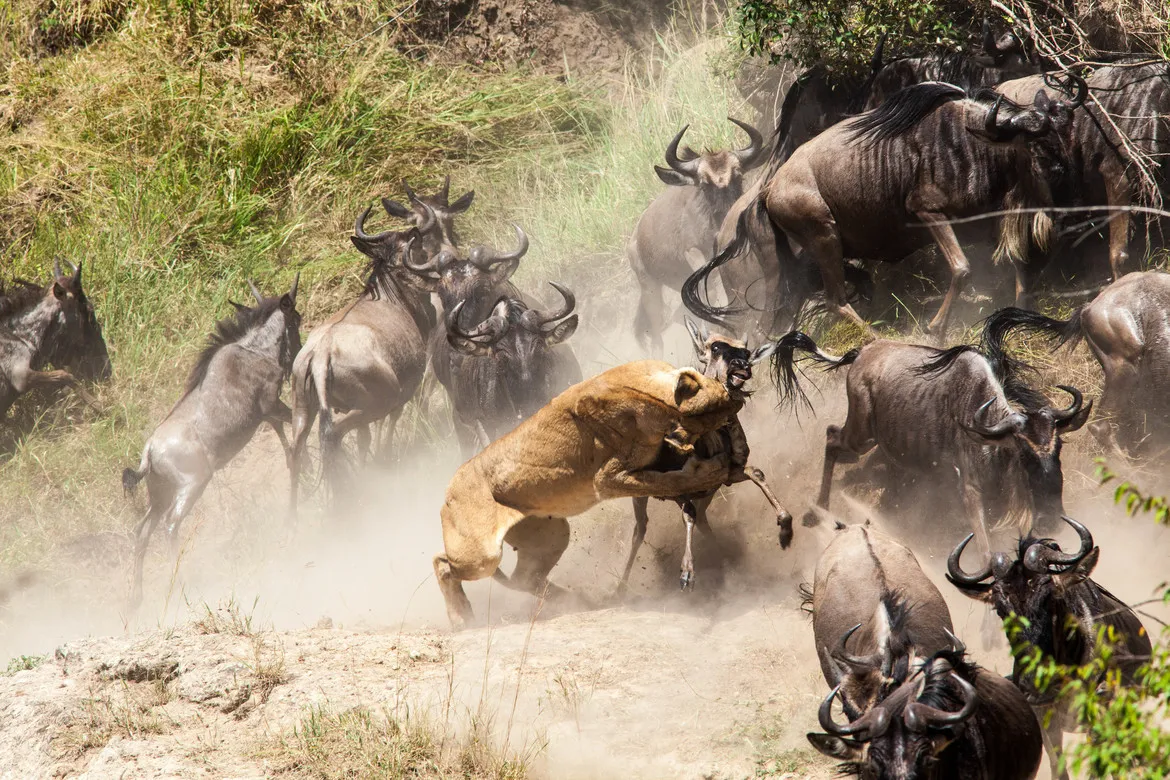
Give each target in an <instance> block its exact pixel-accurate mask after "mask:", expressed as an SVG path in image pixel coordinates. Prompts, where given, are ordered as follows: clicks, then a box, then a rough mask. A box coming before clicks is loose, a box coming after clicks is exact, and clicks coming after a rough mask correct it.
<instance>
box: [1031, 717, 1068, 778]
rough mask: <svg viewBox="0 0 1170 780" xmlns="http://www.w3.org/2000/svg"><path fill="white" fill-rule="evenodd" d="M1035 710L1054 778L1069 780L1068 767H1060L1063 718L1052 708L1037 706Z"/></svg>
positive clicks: (1062, 744)
mask: <svg viewBox="0 0 1170 780" xmlns="http://www.w3.org/2000/svg"><path fill="white" fill-rule="evenodd" d="M1035 711H1036V717H1037V718H1038V719H1039V721H1040V734H1041V736H1042V737H1043V738H1044V752H1045V753H1047V754H1048V764H1049V766H1050V767H1051V769H1052V772H1051V776H1052V779H1053V780H1069V776H1068V769H1067V768H1066V769H1061V768H1060V758H1061V755H1062V754H1063V753H1064V728H1063V724H1062V723H1061V718H1060V717H1059V715H1058V713H1056V712H1054V711H1053V710H1052V709H1051V708H1036V710H1035ZM1046 724H1047V725H1046Z"/></svg>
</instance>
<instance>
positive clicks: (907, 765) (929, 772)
mask: <svg viewBox="0 0 1170 780" xmlns="http://www.w3.org/2000/svg"><path fill="white" fill-rule="evenodd" d="M887 685H888V686H889V687H890V688H892V690H891V691H890V693H889V694H888V695H886V696H885V697H884V698H882V699H881V701H879V702H878V703H877V704H875V705H874V706H873V707H872V708H871V709H870V710H869V711H867V712H866V713H865V714H864V715H862V716H860V717H859V718H857V719H856V720H855V721H853V722H852V723H849V724H847V725H841V724H838V723H836V722H835V721H834V720H833V699H834V698H836V697H837V696H838V695H839V693H840V688H834V689H833V690H832V691H831V692H830V693H829V695H828V696H827V697H825V700H824V701H823V702H821V706H820V709H819V710H818V712H817V717H818V720H819V721H820V724H821V728H823V729H824V730H825V732H827V733H826V734H809V735H808V736H809V741H810V742H811V743H812V744H813V746H814V747H815V748H816V749H817V750H819V751H820V752H822V753H824V754H825V755H828V756H831V757H834V758H839V759H843V760H844V763H843V764H842V765H841V773H842V774H843V775H854V776H857V777H862V778H866V779H867V780H869V779H870V778H872V779H873V780H879V779H880V780H895V778H913V779H914V780H1030V778H1033V777H1035V776H1036V772H1037V770H1038V769H1039V768H1040V761H1041V759H1042V757H1043V749H1042V747H1041V746H1042V740H1041V734H1040V726H1039V724H1038V723H1037V722H1036V718H1035V716H1034V715H1033V714H1032V710H1031V708H1030V707H1029V706H1028V702H1027V700H1026V699H1025V698H1024V696H1023V694H1021V693H1020V691H1019V690H1018V689H1017V688H1016V687H1015V686H1014V685H1012V683H1011V682H1010V681H1009V680H1005V679H1004V678H1003V677H1000V676H999V675H998V674H995V673H994V672H991V671H989V670H987V669H984V668H982V667H980V666H978V665H977V664H974V663H971V662H969V661H968V660H967V659H966V657H965V656H964V653H963V650H962V647H961V646H960V647H958V648H956V649H954V650H943V651H940V652H938V653H936V654H935V655H934V656H933V657H931V658H929V659H927V660H926V661H924V662H922V663H920V664H917V665H915V666H913V667H911V669H910V671H909V672H908V673H907V674H906V675H905V676H904V677H902V678H894V679H893V680H891V681H889V682H888V683H887Z"/></svg>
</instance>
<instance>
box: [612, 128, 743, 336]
mask: <svg viewBox="0 0 1170 780" xmlns="http://www.w3.org/2000/svg"><path fill="white" fill-rule="evenodd" d="M728 118H729V119H730V121H731V122H734V123H735V124H736V125H737V126H738V127H739V128H740V129H742V130H743V131H744V132H745V133H747V135H748V138H749V139H750V140H749V142H748V145H747V146H746V147H744V148H743V149H738V150H731V151H719V152H711V151H708V152H705V153H704V154H701V155H700V154H696V153H695V152H693V151H691V150H689V149H684V150H683V152H682V153H681V155H680V152H679V147H678V145H679V143H680V142H681V141H682V137H683V134H684V133H686V131H687V128H686V127H684V128H683V129H682V130H680V131H679V132H678V135H676V136H675V137H674V139H673V140H671V142H670V144H669V145H668V146H667V147H666V164H667V165H668V166H669V167H666V168H663V167H661V166H657V165H656V166H654V171H655V172H656V173H657V174H658V178H660V179H661V180H662V181H663V183H665V184H667V185H669V186H668V187H667V188H666V190H665V191H663V192H662V194H660V195H659V196H658V197H657V198H655V199H654V200H653V202H651V203H650V205H649V206H647V207H646V210H645V211H644V212H643V213H642V216H641V217H640V218H639V219H638V224H637V225H635V226H634V233H633V235H632V236H631V237H630V241H629V244H628V245H627V246H626V255H627V257H628V258H629V261H630V267H631V268H632V269H633V271H634V276H635V277H636V278H637V280H638V287H639V290H640V297H639V299H638V311H637V314H636V315H635V317H634V335H635V336H636V337H637V338H638V341H639V342H640V343H642V344H643V345H644V346H646V347H647V348H649V350H650V352H651V354H653V355H654V356H655V357H661V355H662V332H663V331H664V330H665V329H666V326H667V324H668V322H667V315H666V309H665V305H666V304H665V302H664V300H663V290H664V288H665V289H671V290H678V289H680V288H681V287H682V284H683V282H684V281H685V280H686V278H687V276H688V275H689V274H690V273H691V271H693V270H694V269H693V268H691V267H690V266H689V265H688V264H687V261H686V257H687V254H688V252H689V251H690V250H692V249H695V250H698V253H699V256H700V258H706V257H709V256H710V255H711V254H712V253H713V252H714V251H715V236H716V234H717V233H718V232H719V227H720V225H722V224H723V218H724V216H726V214H727V212H728V210H729V209H730V208H731V205H732V204H733V203H735V201H736V200H737V199H738V198H739V197H740V196H741V195H742V194H743V175H744V173H746V172H747V171H750V170H751V169H752V168H753V167H755V166H756V165H758V164H759V163H760V161H761V160H762V155H763V151H764V139H763V136H762V135H760V132H759V131H758V130H756V129H755V128H754V127H752V126H751V125H749V124H746V123H744V122H740V121H739V120H738V119H731V118H730V117H728Z"/></svg>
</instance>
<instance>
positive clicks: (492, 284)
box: [406, 225, 528, 312]
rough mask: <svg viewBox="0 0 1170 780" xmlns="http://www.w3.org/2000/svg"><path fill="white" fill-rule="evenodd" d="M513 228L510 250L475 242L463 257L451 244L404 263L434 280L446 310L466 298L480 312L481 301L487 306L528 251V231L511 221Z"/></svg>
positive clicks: (468, 305) (470, 307) (468, 309)
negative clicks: (513, 241)
mask: <svg viewBox="0 0 1170 780" xmlns="http://www.w3.org/2000/svg"><path fill="white" fill-rule="evenodd" d="M513 228H515V230H516V248H515V249H513V250H512V251H511V252H501V251H497V250H495V249H492V248H491V247H488V246H476V247H472V249H471V252H470V253H468V255H467V257H466V258H460V257H459V256H458V255H457V254H456V253H455V252H454V251H452V250H451V249H450V248H445V249H443V250H442V251H440V252H439V253H438V254H436V255H433V256H432V257H431V258H430V259H429V260H427V261H426V262H425V263H416V262H414V259H413V257H412V258H411V259H410V260H409V261H407V263H406V265H407V267H408V268H409V269H410V270H411V271H413V272H414V273H415V274H418V275H419V276H422V277H424V278H427V279H430V280H432V281H433V283H434V284H435V290H436V292H438V294H439V298H440V300H441V301H442V303H443V308H444V309H446V310H447V311H450V310H451V309H452V308H454V307H455V306H456V305H458V304H459V303H460V302H463V301H465V302H466V304H465V307H464V308H465V309H466V310H467V311H469V312H473V311H476V310H479V311H481V312H482V311H483V309H481V308H480V307H481V305H482V306H483V307H484V308H486V305H487V304H489V303H490V302H491V301H492V300H494V299H495V298H496V296H498V295H499V293H500V289H501V288H502V287H503V286H504V285H505V284H507V282H508V280H509V279H510V278H511V277H512V274H514V273H516V269H517V268H518V267H519V266H520V259H521V258H523V257H524V255H525V253H526V252H527V251H528V235H527V234H526V233H525V232H524V231H523V230H522V229H521V228H520V226H519V225H513ZM484 298H487V300H486V301H485V300H484Z"/></svg>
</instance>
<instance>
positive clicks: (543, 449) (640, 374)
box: [434, 360, 742, 630]
mask: <svg viewBox="0 0 1170 780" xmlns="http://www.w3.org/2000/svg"><path fill="white" fill-rule="evenodd" d="M741 408H742V404H741V403H740V402H738V401H736V400H734V399H733V398H731V396H730V394H729V393H728V392H727V388H726V387H725V386H724V385H723V384H722V383H720V382H717V381H715V380H714V379H708V378H707V377H705V376H703V375H702V374H700V373H699V372H697V371H695V370H694V369H693V368H675V367H674V366H671V365H670V364H668V363H662V362H660V361H656V360H643V361H639V362H635V363H626V364H624V365H620V366H616V367H614V368H611V369H609V370H608V371H605V372H603V373H601V374H599V375H597V376H595V377H592V378H590V379H586V380H585V381H583V382H579V383H578V384H576V385H574V386H573V387H570V388H569V389H568V390H566V391H565V392H563V393H561V394H560V395H558V396H557V397H556V398H554V399H553V400H552V401H550V402H549V403H548V405H547V406H545V407H544V408H543V409H541V410H540V411H539V412H537V413H536V414H534V415H533V416H532V417H529V418H528V419H527V420H525V421H524V422H522V423H520V425H519V426H517V427H516V428H515V429H513V430H512V431H511V432H510V433H507V434H505V435H504V436H503V437H502V438H499V439H497V440H496V441H494V442H492V443H491V444H489V445H488V447H487V448H486V449H485V450H484V451H483V452H481V453H479V454H478V455H476V456H475V457H473V458H471V460H469V461H467V462H466V463H464V464H463V465H462V466H460V467H459V469H458V470H457V471H456V472H455V476H453V477H452V478H451V484H450V485H448V486H447V495H446V498H445V499H444V501H443V507H442V510H441V517H442V523H443V552H442V553H441V554H439V555H436V556H435V559H434V569H435V579H436V580H437V581H438V583H439V588H440V589H441V590H442V592H443V598H444V600H445V601H446V602H447V615H448V617H449V618H450V620H451V625H452V626H453V627H454V628H455V629H457V630H458V629H461V628H463V627H464V626H466V625H467V623H468V621H470V620H472V619H473V617H474V615H473V612H472V609H471V602H470V601H469V600H468V598H467V594H466V593H464V591H463V582H464V581H468V580H478V579H483V578H484V577H492V578H494V579H495V580H497V581H498V582H500V583H502V584H503V585H505V586H506V587H509V588H512V589H514V590H520V591H524V592H526V593H531V594H533V595H537V596H540V595H542V594H544V593H546V592H547V593H549V594H550V595H552V596H559V595H563V590H562V589H560V588H557V587H555V586H553V585H551V584H550V583H549V581H548V575H549V572H550V571H551V570H552V568H553V567H554V566H555V565H556V564H557V561H559V560H560V558H561V556H562V555H563V554H564V552H565V550H566V549H567V548H568V546H569V539H570V530H569V521H568V518H570V517H573V516H574V515H579V514H581V513H582V512H585V511H586V510H588V509H589V508H590V507H592V506H594V505H596V504H597V503H598V502H600V501H604V500H606V499H610V498H633V497H634V496H677V495H689V494H692V493H703V492H706V491H708V490H715V489H716V488H718V486H719V485H721V484H723V483H724V482H726V481H727V479H728V476H729V470H730V468H729V467H730V458H729V457H728V453H727V452H720V453H718V454H716V455H715V456H714V457H710V458H704V457H701V456H700V455H699V454H698V453H695V454H692V455H691V456H690V457H688V458H687V459H686V461H685V462H684V463H682V464H681V465H676V464H673V463H672V464H671V465H672V468H670V469H668V470H666V471H662V470H660V469H658V468H657V467H656V464H657V461H658V459H659V458H660V457H661V455H662V452H663V449H664V448H666V447H667V437H668V436H669V437H670V438H671V444H670V448H671V449H672V451H677V449H678V447H679V445H680V443H684V442H685V443H686V444H691V445H693V443H694V442H695V441H697V440H698V439H700V438H702V437H703V436H705V435H706V434H708V433H710V432H712V431H715V430H718V429H719V428H722V427H723V426H724V425H726V424H727V423H728V422H730V420H731V419H732V418H733V417H734V416H735V415H736V414H738V413H739V411H740V409H741ZM505 543H507V544H509V545H511V546H512V547H514V548H515V549H516V567H515V569H513V571H512V574H511V576H508V575H505V574H504V573H503V572H501V571H500V570H499V566H500V560H501V556H502V554H503V545H504V544H505Z"/></svg>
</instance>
